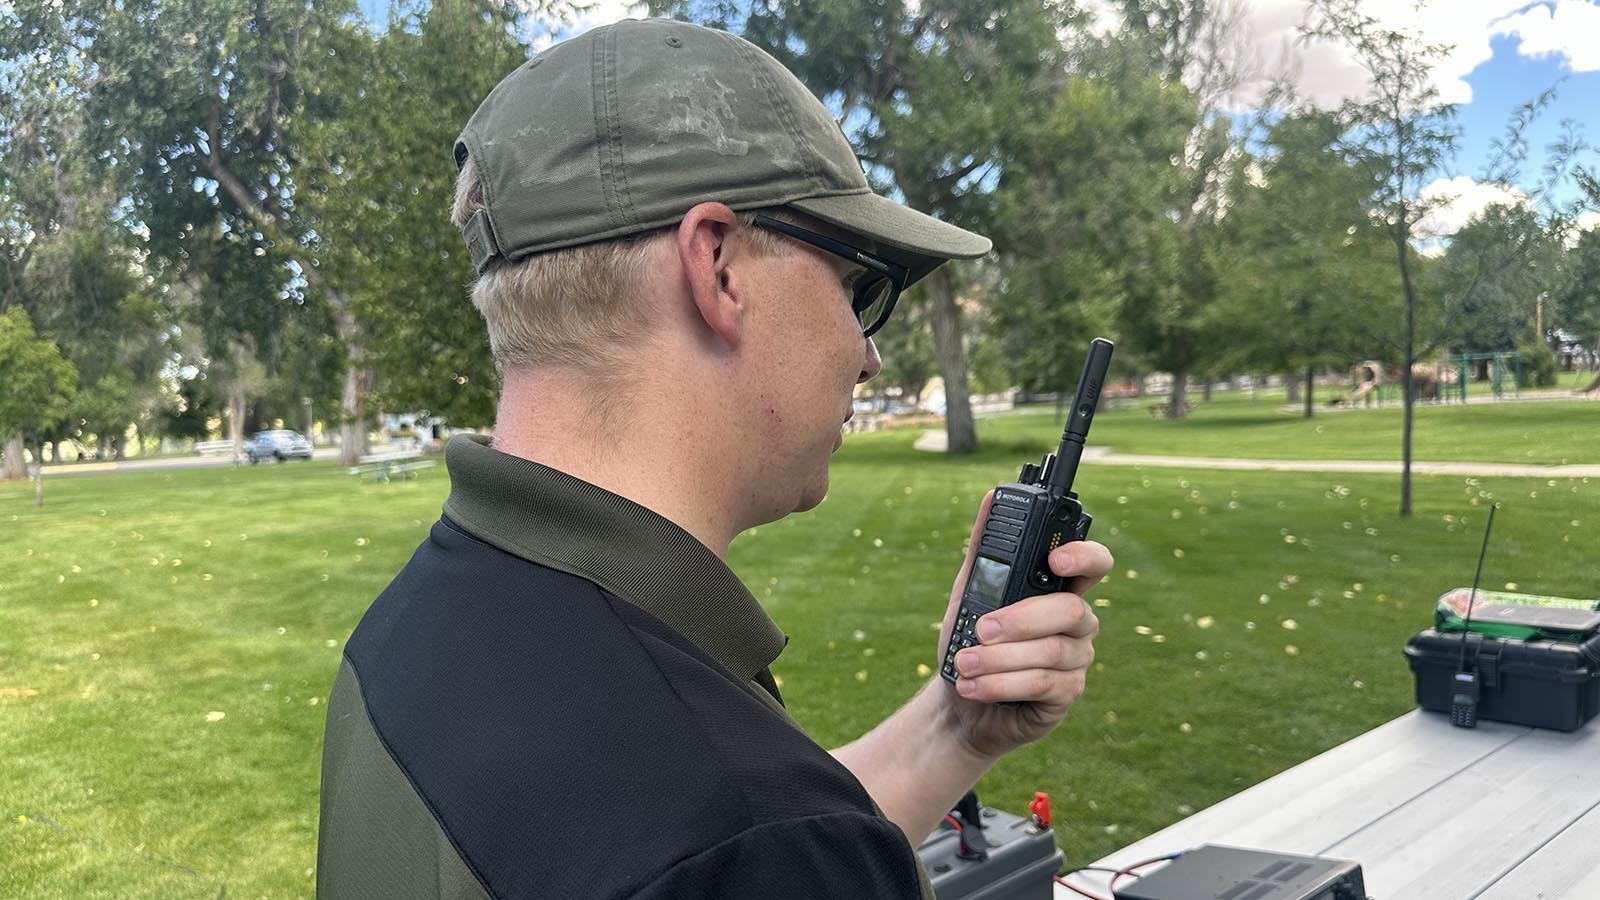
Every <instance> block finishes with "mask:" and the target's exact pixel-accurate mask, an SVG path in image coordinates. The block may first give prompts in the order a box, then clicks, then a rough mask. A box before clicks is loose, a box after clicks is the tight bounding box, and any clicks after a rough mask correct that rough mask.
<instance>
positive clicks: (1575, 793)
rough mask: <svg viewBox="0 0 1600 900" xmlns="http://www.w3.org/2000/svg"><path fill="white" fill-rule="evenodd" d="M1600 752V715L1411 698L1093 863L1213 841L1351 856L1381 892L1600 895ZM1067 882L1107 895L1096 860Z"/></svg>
mask: <svg viewBox="0 0 1600 900" xmlns="http://www.w3.org/2000/svg"><path fill="white" fill-rule="evenodd" d="M1597 762H1600V720H1591V721H1590V722H1589V723H1588V724H1587V725H1585V726H1584V727H1582V728H1580V729H1578V730H1577V731H1574V732H1561V731H1549V730H1545V729H1537V728H1527V727H1524V726H1521V725H1506V724H1503V723H1500V722H1489V721H1484V720H1482V719H1480V720H1479V721H1478V727H1477V728H1475V729H1466V728H1455V727H1452V726H1451V725H1450V723H1449V720H1448V718H1447V717H1446V716H1445V715H1443V714H1440V713H1432V712H1423V711H1421V710H1415V711H1412V712H1410V713H1408V714H1406V715H1404V716H1401V717H1400V718H1398V719H1395V720H1393V721H1391V722H1389V723H1387V724H1384V725H1380V726H1379V727H1377V728H1375V729H1373V730H1372V731H1369V732H1367V733H1366V734H1363V735H1361V736H1359V737H1356V738H1354V739H1353V740H1350V741H1348V742H1346V743H1344V744H1341V745H1339V746H1338V747H1335V748H1333V749H1332V750H1329V751H1328V752H1326V753H1324V754H1322V755H1321V756H1317V757H1314V758H1312V759H1310V760H1307V761H1306V762H1304V763H1301V764H1300V765H1298V766H1295V767H1294V768H1292V769H1289V770H1287V771H1284V772H1281V773H1279V774H1278V775H1276V776H1274V777H1272V778H1269V779H1267V780H1266V781H1264V782H1262V783H1260V784H1258V785H1256V786H1255V787H1252V788H1249V789H1247V790H1245V791H1243V792H1242V793H1239V794H1235V795H1234V796H1232V797H1229V798H1228V799H1226V800H1224V801H1222V802H1221V803H1218V804H1217V805H1215V806H1212V807H1210V808H1208V809H1204V810H1201V811H1200V812H1197V813H1195V814H1194V815H1192V816H1190V817H1188V818H1186V819H1184V820H1182V821H1180V822H1177V823H1176V824H1174V825H1171V826H1169V827H1167V828H1165V829H1163V830H1161V831H1158V832H1156V833H1155V834H1152V835H1150V836H1149V837H1147V838H1145V839H1143V840H1141V841H1139V842H1137V843H1134V844H1130V845H1129V846H1127V847H1124V848H1122V849H1121V850H1118V851H1117V852H1115V853H1113V854H1111V855H1109V856H1107V857H1105V858H1104V859H1101V860H1098V861H1096V862H1095V863H1094V864H1095V865H1097V866H1106V867H1110V868H1122V867H1126V866H1128V865H1132V864H1133V863H1136V862H1139V861H1141V860H1146V859H1150V858H1152V857H1157V856H1163V855H1166V854H1169V853H1174V852H1177V851H1180V850H1184V849H1187V848H1190V847H1195V846H1199V845H1200V844H1221V845H1225V846H1233V847H1247V848H1252V849H1257V850H1273V851H1281V852H1285V853H1295V854H1301V855H1315V856H1328V857H1334V858H1340V859H1349V860H1354V861H1355V862H1358V863H1360V864H1361V869H1362V876H1363V878H1364V880H1365V882H1366V890H1367V893H1368V894H1369V895H1371V896H1372V897H1374V898H1377V900H1401V898H1404V900H1532V898H1538V897H1549V898H1568V900H1584V898H1591V897H1600V852H1596V850H1595V848H1596V847H1597V846H1600V767H1597V765H1596V763H1597ZM1142 871H1146V872H1153V871H1157V869H1156V868H1155V867H1151V868H1149V869H1146V870H1142ZM1073 882H1074V883H1075V884H1079V885H1081V886H1083V887H1084V888H1086V889H1088V890H1090V891H1091V892H1094V893H1099V894H1101V895H1103V896H1107V897H1109V896H1110V891H1109V890H1108V889H1107V883H1106V876H1104V875H1102V874H1100V873H1091V872H1080V873H1078V874H1076V875H1074V876H1073ZM1128 883H1129V881H1128V880H1127V879H1126V878H1124V879H1122V880H1120V881H1119V882H1118V884H1119V886H1126V885H1127V884H1128ZM1055 898H1056V900H1071V898H1078V900H1081V897H1080V895H1079V894H1077V893H1074V892H1073V891H1071V890H1069V889H1067V888H1065V887H1063V886H1061V885H1059V884H1058V885H1056V888H1055Z"/></svg>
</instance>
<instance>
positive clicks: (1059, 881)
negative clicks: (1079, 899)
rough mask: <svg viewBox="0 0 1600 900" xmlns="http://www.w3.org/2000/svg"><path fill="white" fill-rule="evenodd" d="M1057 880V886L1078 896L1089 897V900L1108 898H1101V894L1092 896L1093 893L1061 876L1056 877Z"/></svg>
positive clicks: (1104, 899)
mask: <svg viewBox="0 0 1600 900" xmlns="http://www.w3.org/2000/svg"><path fill="white" fill-rule="evenodd" d="M1055 879H1056V884H1059V885H1061V886H1062V887H1064V888H1066V889H1067V890H1069V891H1074V892H1076V893H1078V894H1081V895H1083V896H1085V897H1088V898H1089V900H1106V898H1104V897H1102V896H1100V895H1099V894H1091V893H1089V892H1088V891H1086V890H1084V889H1083V888H1081V887H1078V886H1077V885H1075V884H1073V883H1072V882H1070V881H1068V880H1066V879H1065V878H1062V877H1061V876H1060V875H1057V876H1055Z"/></svg>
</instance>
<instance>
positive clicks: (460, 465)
mask: <svg viewBox="0 0 1600 900" xmlns="http://www.w3.org/2000/svg"><path fill="white" fill-rule="evenodd" d="M446 463H447V465H448V467H449V471H450V477H451V492H450V496H449V499H448V500H446V502H445V505H444V515H443V516H442V517H441V519H440V521H439V522H437V523H436V524H435V525H434V526H433V528H432V531H431V533H430V534H429V536H428V538H427V540H425V541H424V542H423V544H422V545H421V546H420V547H419V548H418V549H417V551H416V553H415V555H414V556H412V558H411V560H410V562H409V563H407V565H406V566H405V568H404V569H403V570H401V572H400V574H399V575H398V576H396V578H395V580H394V582H393V583H392V584H390V585H389V587H388V588H387V589H385V590H384V592H383V593H382V594H381V595H380V596H379V597H378V599H377V600H376V601H375V602H374V603H373V604H372V606H371V608H370V609H368V611H367V613H366V615H365V616H364V617H363V618H362V620H361V623H360V625H358V626H357V628H356V630H355V633H354V634H353V635H352V636H351V637H350V640H349V642H348V644H347V645H346V648H345V652H344V658H343V660H342V661H341V665H340V669H339V674H338V677H337V679H336V681H335V682H334V686H333V692H332V695H331V696H330V698H329V703H328V724H327V737H326V742H325V745H324V749H323V759H322V809H321V830H320V834H319V838H318V847H317V893H318V896H319V897H321V898H324V900H356V898H362V900H364V898H372V900H378V898H383V900H399V898H415V900H423V898H430V900H431V898H474V900H479V898H496V900H512V898H517V900H522V898H543V897H550V898H563V900H565V898H636V900H658V898H659V900H666V898H778V900H782V898H797V900H798V898H806V900H816V898H842V897H851V898H853V897H863V898H865V897H872V898H877V897H885V898H924V900H931V897H932V892H931V889H930V888H928V886H927V884H928V882H927V879H926V875H925V874H924V873H923V872H922V867H921V865H920V864H919V862H918V860H917V858H916V854H915V853H914V852H913V850H912V848H911V845H910V843H909V842H908V841H907V840H906V836H905V835H904V833H902V832H901V831H900V829H899V828H898V827H897V826H896V825H894V824H893V823H892V822H890V821H888V820H887V819H885V818H883V817H882V816H881V815H880V814H879V813H878V811H877V809H876V807H875V806H874V805H873V802H872V799H871V798H870V797H869V796H868V794H867V792H866V790H865V789H864V788H863V787H862V786H861V783H860V782H859V781H857V780H856V778H855V777H854V776H853V775H852V774H851V773H850V771H849V770H847V769H845V768H844V766H843V765H841V764H840V763H839V762H837V761H836V760H835V759H834V758H833V757H832V756H831V755H829V754H828V753H827V751H825V750H824V749H823V748H822V747H820V746H818V745H817V744H816V743H815V742H814V741H812V740H811V739H810V738H809V737H808V736H807V735H806V734H805V733H804V732H803V731H802V730H801V729H800V728H799V726H797V725H796V724H795V722H794V720H793V719H791V718H790V717H789V715H788V713H787V712H786V711H785V710H784V708H783V703H782V699H781V697H780V696H779V693H778V688H777V685H776V683H775V682H774V680H773V677H772V674H771V671H770V669H769V666H770V665H771V663H772V661H773V660H774V659H776V658H777V656H778V654H779V653H780V652H781V651H782V649H783V646H784V642H785V637H784V635H783V633H782V632H780V631H779V630H778V628H777V626H776V625H774V624H773V622H772V620H771V619H770V618H768V617H767V615H766V613H765V612H764V611H763V610H762V608H761V606H760V605H759V604H758V603H757V602H756V600H755V598H754V597H753V596H751V594H750V592H749V590H748V589H746V588H745V586H744V585H743V584H742V583H741V582H740V581H739V579H738V578H737V577H736V576H735V575H734V574H733V572H732V571H731V570H729V569H728V567H727V566H726V565H725V564H724V563H723V562H722V561H721V560H720V559H718V558H717V557H716V555H715V554H713V553H712V552H711V551H710V550H709V549H707V548H706V547H705V545H703V544H701V543H700V542H699V541H697V540H696V539H695V538H694V537H693V536H691V535H690V534H689V533H688V532H686V531H684V530H683V529H681V528H679V527H678V526H676V525H674V524H673V523H671V522H669V521H668V520H666V519H664V518H662V517H661V516H659V515H657V514H656V513H654V512H651V511H650V510H648V509H645V508H644V507H642V506H639V505H638V504H636V503H633V502H631V501H629V500H626V499H624V498H622V497H619V496H617V495H615V494H611V493H609V492H607V491H604V490H602V489H600V488H598V487H595V486H593V485H590V484H588V483H586V482H583V481H580V480H578V479H576V478H573V477H571V476H569V475H566V474H563V473H561V472H558V471H556V470H554V469H550V468H547V467H545V466H541V465H538V464H537V463H533V462H530V461H528V460H524V459H520V458H517V457H514V456H510V455H507V454H504V453H500V452H499V451H496V450H494V449H492V448H490V447H488V446H486V445H485V444H484V443H482V442H481V439H477V440H474V439H465V438H456V439H454V440H452V442H451V443H450V445H449V447H448V448H447V450H446Z"/></svg>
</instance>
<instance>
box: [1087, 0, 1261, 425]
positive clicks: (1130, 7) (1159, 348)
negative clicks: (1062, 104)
mask: <svg viewBox="0 0 1600 900" xmlns="http://www.w3.org/2000/svg"><path fill="white" fill-rule="evenodd" d="M1121 12H1122V23H1123V28H1122V31H1121V32H1120V34H1119V35H1118V37H1117V39H1116V44H1115V45H1116V46H1120V47H1122V48H1123V50H1124V56H1125V58H1128V59H1137V60H1142V61H1143V62H1142V65H1143V67H1144V69H1145V71H1149V72H1152V73H1153V74H1154V75H1155V76H1156V77H1157V78H1158V79H1159V80H1160V83H1161V84H1162V85H1163V86H1165V87H1166V88H1168V89H1169V90H1171V91H1173V92H1174V93H1175V96H1176V100H1177V101H1178V102H1180V103H1181V104H1182V111H1183V116H1182V118H1181V119H1180V121H1182V122H1183V123H1184V125H1185V137H1184V140H1183V142H1182V143H1181V144H1180V145H1179V146H1177V147H1176V148H1175V149H1174V150H1173V152H1172V154H1171V156H1170V157H1169V159H1170V160H1171V164H1170V165H1169V166H1168V167H1166V168H1165V169H1164V170H1152V171H1150V173H1149V175H1150V178H1149V181H1148V182H1147V183H1145V184H1144V185H1143V186H1142V191H1141V193H1142V194H1143V195H1144V200H1143V205H1144V206H1145V207H1146V208H1147V209H1149V210H1150V211H1151V212H1153V213H1154V214H1153V215H1148V214H1147V218H1145V219H1144V220H1143V224H1142V227H1136V228H1130V229H1128V230H1127V231H1126V232H1125V234H1124V236H1123V246H1122V247H1120V248H1119V252H1118V254H1117V255H1118V257H1119V258H1120V259H1121V261H1122V263H1121V266H1120V268H1119V273H1120V275H1121V279H1120V280H1121V284H1122V295H1123V300H1122V303H1121V305H1120V308H1119V312H1118V330H1119V334H1120V336H1121V337H1122V338H1123V339H1124V340H1126V341H1128V342H1129V343H1130V344H1131V345H1132V347H1131V349H1134V350H1142V351H1143V352H1144V353H1145V354H1147V355H1148V356H1149V357H1150V358H1152V359H1153V360H1155V361H1156V362H1157V364H1158V365H1160V366H1162V367H1163V368H1165V369H1166V370H1168V371H1169V372H1171V373H1172V394H1171V396H1170V397H1169V400H1168V403H1167V405H1166V408H1167V415H1168V416H1169V417H1171V418H1181V417H1183V416H1184V415H1186V414H1187V409H1188V403H1187V401H1186V399H1185V391H1186V388H1187V383H1188V378H1189V375H1190V374H1192V373H1193V374H1208V373H1212V372H1214V371H1215V370H1216V369H1217V368H1218V367H1219V365H1220V361H1221V359H1222V357H1223V355H1224V352H1223V351H1224V348H1225V347H1226V343H1225V341H1224V340H1223V337H1224V335H1223V333H1222V332H1221V331H1220V329H1219V328H1218V326H1217V323H1216V321H1215V318H1216V308H1215V307H1216V305H1217V301H1218V299H1219V297H1220V296H1221V295H1222V290H1223V284H1224V279H1223V275H1222V273H1223V270H1224V266H1225V265H1226V260H1227V258H1228V253H1229V243H1228V241H1229V233H1228V232H1229V228H1228V223H1227V222H1226V219H1227V217H1228V211H1229V207H1230V205H1231V204H1232V203H1233V201H1234V198H1235V197H1236V195H1237V194H1238V192H1239V190H1240V184H1241V182H1242V176H1243V167H1244V162H1245V156H1244V154H1243V153H1242V152H1241V148H1240V147H1239V146H1238V142H1237V140H1236V138H1235V136H1234V134H1233V123H1232V120H1231V118H1230V117H1229V116H1228V115H1226V114H1225V113H1224V112H1223V109H1224V101H1225V99H1226V98H1227V97H1228V96H1229V95H1230V94H1231V92H1232V91H1233V88H1234V87H1235V85H1236V84H1237V83H1238V80H1239V77H1240V73H1241V68H1242V65H1243V56H1242V54H1241V52H1240V50H1239V49H1238V41H1239V40H1240V38H1239V30H1238V29H1236V28H1235V27H1234V25H1235V24H1236V23H1237V21H1238V18H1239V16H1240V15H1241V14H1242V9H1241V7H1240V6H1239V4H1237V3H1232V2H1214V0H1123V2H1122V3H1121Z"/></svg>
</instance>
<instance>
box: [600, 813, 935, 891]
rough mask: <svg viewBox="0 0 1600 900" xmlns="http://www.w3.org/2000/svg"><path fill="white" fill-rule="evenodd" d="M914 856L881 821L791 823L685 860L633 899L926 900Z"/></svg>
mask: <svg viewBox="0 0 1600 900" xmlns="http://www.w3.org/2000/svg"><path fill="white" fill-rule="evenodd" d="M913 857H914V853H913V851H912V850H911V845H910V844H908V843H907V842H906V838H905V835H904V834H902V833H901V832H900V829H899V828H898V827H897V826H896V825H894V824H893V823H892V822H889V821H888V820H886V819H881V818H878V817H877V816H873V815H868V814H862V813H833V814H829V815H821V816H808V817H805V818H796V819H785V820H781V821H776V822H769V823H766V824H763V825H758V826H755V827H752V828H749V829H747V830H745V831H743V832H740V833H739V834H737V835H734V836H733V837H731V838H729V839H728V840H725V841H723V842H721V843H719V844H717V845H715V846H713V847H710V848H708V849H706V850H704V851H703V852H701V853H698V854H696V855H694V856H692V857H689V858H687V859H684V860H683V861H681V862H680V863H678V864H677V865H675V866H673V867H672V868H671V869H669V870H667V871H666V872H665V873H663V874H662V875H661V876H660V877H658V878H656V879H654V880H653V881H651V882H650V883H649V884H647V885H645V886H643V887H641V888H640V889H639V890H638V891H635V892H634V893H631V894H629V895H627V900H675V898H681V897H695V898H704V900H742V898H748V897H761V898H764V900H816V898H818V897H838V898H874V900H922V898H923V897H924V893H923V890H922V885H921V880H920V879H919V877H918V873H917V868H916V861H915V859H914V858H913Z"/></svg>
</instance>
